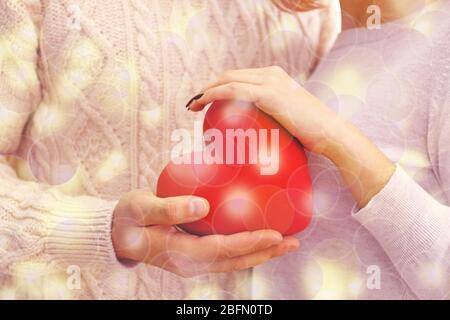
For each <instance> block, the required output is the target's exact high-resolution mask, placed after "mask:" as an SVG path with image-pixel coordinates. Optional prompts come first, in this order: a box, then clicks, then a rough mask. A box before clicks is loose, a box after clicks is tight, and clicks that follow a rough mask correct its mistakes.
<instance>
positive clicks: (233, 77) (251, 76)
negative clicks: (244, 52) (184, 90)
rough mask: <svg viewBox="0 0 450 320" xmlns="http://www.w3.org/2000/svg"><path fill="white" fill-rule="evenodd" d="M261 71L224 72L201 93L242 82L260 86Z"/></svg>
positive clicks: (262, 78) (261, 80)
mask: <svg viewBox="0 0 450 320" xmlns="http://www.w3.org/2000/svg"><path fill="white" fill-rule="evenodd" d="M263 70H264V69H239V70H228V71H225V72H224V73H222V74H221V75H220V76H219V77H218V78H217V79H216V80H215V81H213V82H211V83H209V84H208V85H207V86H205V87H204V88H203V89H202V90H201V92H205V91H206V90H208V89H210V88H213V87H218V86H221V85H223V84H227V83H230V82H243V83H248V84H256V85H260V84H262V83H263V82H264V77H262V75H261V73H262V72H263Z"/></svg>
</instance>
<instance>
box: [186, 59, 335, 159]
mask: <svg viewBox="0 0 450 320" xmlns="http://www.w3.org/2000/svg"><path fill="white" fill-rule="evenodd" d="M202 93H203V95H202V96H201V97H200V98H198V99H194V100H192V103H190V105H189V106H188V108H189V110H191V111H200V110H202V109H203V108H204V107H205V106H206V105H207V104H209V103H211V102H214V101H217V100H244V101H249V102H253V103H254V104H255V105H256V106H257V107H258V108H259V109H261V110H262V111H264V112H265V113H267V114H268V115H270V116H272V117H273V118H274V119H275V120H277V121H278V122H279V123H280V124H281V125H282V126H283V127H284V128H286V129H287V130H288V131H289V132H290V133H291V134H292V135H293V136H295V137H296V138H297V139H299V140H300V142H301V143H302V144H303V146H304V147H305V148H306V149H308V150H310V151H312V152H315V153H319V154H324V153H326V152H327V149H328V148H330V147H331V146H330V144H332V142H333V139H334V137H335V132H336V131H337V130H339V129H341V127H342V125H343V123H342V120H341V119H340V118H338V117H337V115H336V114H335V113H334V112H333V111H332V110H330V109H329V108H328V107H327V106H325V105H324V104H323V103H322V102H321V101H320V100H319V99H317V98H316V97H314V96H313V95H311V94H310V93H308V92H307V91H306V90H305V89H304V88H303V87H302V86H300V85H299V84H298V83H297V82H296V81H295V80H294V79H292V78H291V77H290V76H289V75H288V74H287V73H286V72H285V71H284V70H283V69H281V68H280V67H277V66H272V67H266V68H260V69H241V70H230V71H226V72H225V73H223V74H222V75H221V76H219V77H218V79H217V80H215V81H213V82H211V83H210V84H208V85H207V86H206V87H204V88H203V90H202Z"/></svg>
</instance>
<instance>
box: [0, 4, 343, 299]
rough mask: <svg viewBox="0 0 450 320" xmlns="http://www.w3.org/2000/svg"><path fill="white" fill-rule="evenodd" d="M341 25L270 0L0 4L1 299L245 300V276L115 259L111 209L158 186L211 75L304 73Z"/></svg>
mask: <svg viewBox="0 0 450 320" xmlns="http://www.w3.org/2000/svg"><path fill="white" fill-rule="evenodd" d="M339 25H340V13H339V10H338V3H337V1H334V2H332V5H331V6H330V7H329V8H327V9H323V10H318V11H317V10H316V11H314V12H309V13H303V14H299V15H294V14H288V13H282V12H281V11H280V10H278V9H277V8H276V7H275V6H274V5H273V4H272V3H271V2H270V1H269V0H258V1H238V0H236V1H235V0H232V1H229V0H211V1H200V0H183V1H174V0H113V1H109V0H108V1H106V0H89V1H82V0H72V1H70V0H67V1H65V0H42V1H39V0H23V1H21V0H0V153H1V154H2V155H3V156H1V157H0V297H1V298H14V297H16V298H142V299H145V298H154V299H161V298H201V297H210V298H219V297H221V298H230V297H231V298H234V297H248V293H249V292H248V288H249V286H248V284H249V280H248V279H250V278H249V277H245V275H246V272H244V273H237V274H229V275H220V276H203V277H198V278H195V279H188V280H186V279H181V278H179V277H177V276H175V275H173V274H170V273H168V272H165V271H163V270H160V269H157V268H155V267H152V266H147V265H143V264H139V265H137V266H134V267H129V268H128V267H126V266H123V265H121V264H120V263H119V262H117V261H116V258H115V255H114V250H113V247H112V244H111V239H110V226H111V220H112V211H113V208H114V207H115V204H116V202H117V200H118V199H119V198H120V196H121V195H122V194H124V193H125V192H127V191H129V190H132V189H135V188H149V189H153V188H154V185H155V182H156V179H157V177H158V174H159V172H160V170H161V169H162V167H163V166H164V165H165V163H166V162H167V161H168V159H169V156H168V155H169V151H170V147H171V145H170V141H169V137H170V132H171V131H172V130H173V129H174V128H178V127H184V128H188V129H189V128H192V121H193V120H194V119H195V118H196V117H199V118H201V117H202V115H193V114H188V113H187V112H186V111H185V109H184V105H185V103H186V101H187V100H188V99H189V98H190V97H191V96H193V95H194V94H196V93H197V90H198V89H199V88H201V87H202V86H203V85H204V84H205V83H206V82H208V81H210V80H211V79H213V78H214V76H216V75H217V74H219V73H221V72H222V71H224V70H226V69H236V68H244V67H259V66H267V65H273V64H277V65H280V66H282V67H284V68H285V69H286V70H287V71H288V72H289V73H290V74H291V75H292V76H294V77H295V78H297V79H298V80H300V81H301V80H302V79H304V78H306V77H307V76H308V74H309V72H310V71H311V70H312V69H313V68H314V66H315V65H316V63H317V61H318V59H319V58H320V57H321V56H322V55H323V54H324V53H325V52H326V51H327V50H328V49H329V47H330V46H331V44H332V43H333V41H334V39H335V36H336V34H337V33H338V31H339ZM79 280H80V281H79Z"/></svg>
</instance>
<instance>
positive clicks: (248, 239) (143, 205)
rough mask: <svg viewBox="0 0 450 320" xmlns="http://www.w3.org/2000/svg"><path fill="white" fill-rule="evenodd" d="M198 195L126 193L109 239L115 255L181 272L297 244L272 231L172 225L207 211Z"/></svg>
mask: <svg viewBox="0 0 450 320" xmlns="http://www.w3.org/2000/svg"><path fill="white" fill-rule="evenodd" d="M208 211H209V204H208V202H207V201H206V200H205V199H203V198H198V197H193V196H180V197H172V198H158V197H156V196H155V195H153V194H152V193H150V192H146V191H141V190H136V191H131V192H129V193H127V194H126V195H125V196H123V197H122V199H121V200H120V201H119V203H118V204H117V206H116V208H115V210H114V217H113V226H112V241H113V244H114V248H115V251H116V255H117V257H118V259H126V260H132V261H139V262H145V263H148V264H152V265H155V266H158V267H160V268H163V269H166V270H168V271H171V272H173V273H176V274H179V275H181V276H185V277H190V276H195V275H198V274H202V273H209V272H210V273H217V272H229V271H236V270H242V269H246V268H250V267H254V266H256V265H258V264H261V263H264V262H266V261H267V260H269V259H271V258H273V257H277V256H280V255H283V254H286V253H287V252H289V251H292V250H295V249H296V248H298V246H299V243H298V240H297V239H295V238H293V237H285V238H284V239H283V237H282V236H281V234H280V233H278V232H276V231H273V230H261V231H254V232H242V233H237V234H233V235H210V236H203V237H199V236H195V235H191V234H188V233H184V232H182V231H179V230H177V229H176V228H175V227H174V225H177V224H181V223H187V222H192V221H195V220H200V219H202V218H203V217H205V216H206V215H207V214H208Z"/></svg>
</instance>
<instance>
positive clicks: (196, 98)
mask: <svg viewBox="0 0 450 320" xmlns="http://www.w3.org/2000/svg"><path fill="white" fill-rule="evenodd" d="M201 97H203V93H199V94H198V95H196V96H195V97H193V98H191V100H189V102H188V103H187V104H186V108H187V109H189V106H190V105H191V104H192V102H194V100H198V99H200V98H201Z"/></svg>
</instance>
